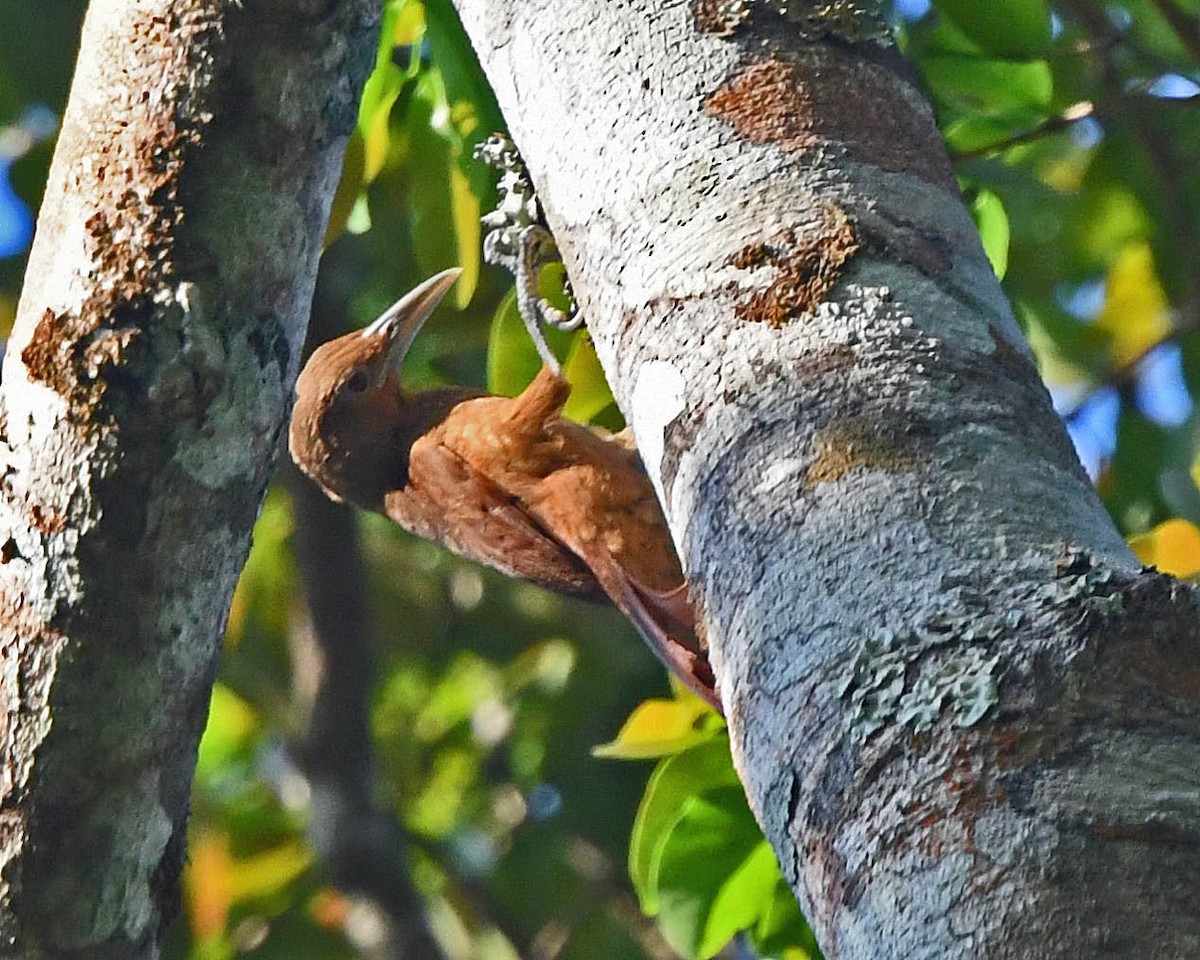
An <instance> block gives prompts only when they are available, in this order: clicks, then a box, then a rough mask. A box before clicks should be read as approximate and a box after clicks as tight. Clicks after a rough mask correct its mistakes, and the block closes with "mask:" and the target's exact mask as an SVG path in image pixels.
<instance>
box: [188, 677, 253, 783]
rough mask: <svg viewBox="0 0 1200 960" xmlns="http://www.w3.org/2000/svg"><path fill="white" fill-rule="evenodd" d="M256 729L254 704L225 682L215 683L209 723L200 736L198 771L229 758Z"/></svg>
mask: <svg viewBox="0 0 1200 960" xmlns="http://www.w3.org/2000/svg"><path fill="white" fill-rule="evenodd" d="M258 729H259V722H258V717H257V715H256V714H255V712H254V710H253V708H251V706H250V705H249V704H248V703H247V702H246V701H245V700H243V699H242V698H241V697H239V696H238V695H237V694H236V693H234V692H233V691H232V690H230V689H229V687H227V686H226V685H225V684H223V683H217V684H214V685H213V692H212V701H211V703H210V705H209V708H208V723H207V725H206V726H205V728H204V736H203V737H201V739H200V752H199V756H198V757H197V760H196V769H197V773H198V774H199V775H203V774H204V773H206V772H208V771H215V770H217V769H219V768H220V767H221V766H222V765H223V764H227V763H229V762H231V761H232V760H233V758H234V757H235V756H236V755H237V754H238V753H240V752H242V751H243V750H244V749H245V748H246V746H247V744H248V743H249V742H250V740H251V739H252V738H253V737H254V735H255V734H256V733H257V732H258Z"/></svg>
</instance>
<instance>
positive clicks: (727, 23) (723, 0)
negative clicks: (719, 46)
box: [689, 0, 750, 37]
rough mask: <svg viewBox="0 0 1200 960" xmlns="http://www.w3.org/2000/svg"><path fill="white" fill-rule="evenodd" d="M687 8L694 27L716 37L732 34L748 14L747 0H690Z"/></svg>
mask: <svg viewBox="0 0 1200 960" xmlns="http://www.w3.org/2000/svg"><path fill="white" fill-rule="evenodd" d="M689 9H690V10H691V14H692V22H693V23H695V25H696V28H697V29H698V30H701V31H703V32H704V33H711V34H712V35H713V36H716V37H730V36H733V33H734V31H735V30H737V28H738V27H740V26H741V25H742V24H743V23H744V22H745V20H746V18H747V17H748V16H750V4H749V3H748V2H747V0H692V2H691V4H689Z"/></svg>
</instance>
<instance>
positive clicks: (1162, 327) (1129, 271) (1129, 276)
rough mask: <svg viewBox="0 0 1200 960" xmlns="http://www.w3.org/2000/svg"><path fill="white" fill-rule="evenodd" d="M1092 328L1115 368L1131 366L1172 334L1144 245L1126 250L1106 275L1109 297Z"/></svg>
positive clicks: (1139, 244)
mask: <svg viewBox="0 0 1200 960" xmlns="http://www.w3.org/2000/svg"><path fill="white" fill-rule="evenodd" d="M1095 326H1096V328H1097V329H1098V330H1100V331H1101V332H1103V333H1104V334H1106V335H1107V337H1108V349H1109V353H1110V354H1111V355H1112V358H1113V360H1114V361H1115V363H1116V364H1117V365H1118V366H1123V365H1125V364H1128V363H1131V362H1133V361H1134V360H1137V359H1138V358H1139V357H1141V356H1142V354H1144V353H1145V352H1146V351H1147V350H1148V349H1149V348H1150V347H1152V346H1154V345H1155V344H1156V343H1159V342H1160V341H1162V339H1163V338H1164V337H1166V336H1167V334H1168V333H1170V331H1171V315H1170V310H1169V305H1168V303H1167V295H1166V293H1164V292H1163V288H1162V285H1161V284H1160V283H1159V282H1158V275H1157V273H1155V270H1154V255H1153V254H1152V253H1151V252H1150V245H1149V244H1147V243H1134V244H1130V245H1129V246H1127V247H1126V248H1125V249H1124V250H1122V251H1121V253H1120V254H1119V255H1118V256H1117V259H1116V262H1114V263H1113V265H1112V267H1110V268H1109V271H1108V296H1107V299H1106V300H1105V302H1104V309H1103V310H1101V311H1100V315H1099V316H1098V317H1097V318H1096V323H1095Z"/></svg>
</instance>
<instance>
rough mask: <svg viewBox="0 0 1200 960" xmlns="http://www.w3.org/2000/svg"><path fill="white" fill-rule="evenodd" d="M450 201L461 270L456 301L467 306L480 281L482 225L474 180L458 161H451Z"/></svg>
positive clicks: (458, 305)
mask: <svg viewBox="0 0 1200 960" xmlns="http://www.w3.org/2000/svg"><path fill="white" fill-rule="evenodd" d="M450 204H451V207H450V209H451V211H452V215H453V217H454V239H455V245H456V246H457V248H458V265H459V266H460V267H462V274H461V275H460V276H459V278H458V283H456V284H455V285H454V305H455V306H456V307H458V309H459V310H463V309H465V308H466V306H467V304H469V303H470V302H471V297H472V296H474V295H475V285H476V284H477V283H479V257H480V229H481V228H480V225H479V198H478V197H476V196H475V194H474V193H472V192H471V183H470V181H469V180H468V179H467V177H466V175H465V174H464V173H463V172H462V171H461V170H459V169H458V165H457V164H454V163H452V164H451V165H450Z"/></svg>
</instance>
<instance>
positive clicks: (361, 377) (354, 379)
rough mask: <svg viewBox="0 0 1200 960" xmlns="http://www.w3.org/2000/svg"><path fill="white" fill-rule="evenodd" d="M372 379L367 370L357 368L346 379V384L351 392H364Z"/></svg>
mask: <svg viewBox="0 0 1200 960" xmlns="http://www.w3.org/2000/svg"><path fill="white" fill-rule="evenodd" d="M370 379H371V378H370V377H368V376H367V373H366V371H365V370H355V371H354V373H352V374H351V375H350V379H349V380H347V381H346V386H347V387H348V388H349V390H350V392H351V393H362V392H363V391H364V390H366V389H367V386H368V385H369V384H370Z"/></svg>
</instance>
